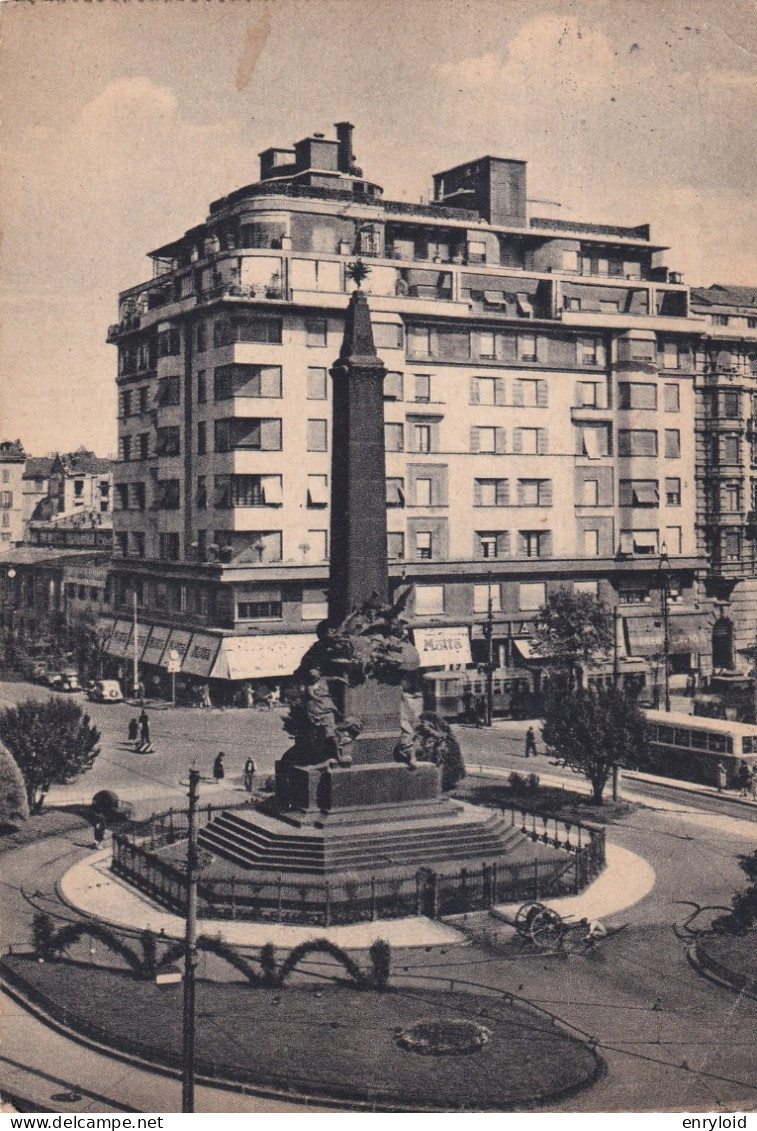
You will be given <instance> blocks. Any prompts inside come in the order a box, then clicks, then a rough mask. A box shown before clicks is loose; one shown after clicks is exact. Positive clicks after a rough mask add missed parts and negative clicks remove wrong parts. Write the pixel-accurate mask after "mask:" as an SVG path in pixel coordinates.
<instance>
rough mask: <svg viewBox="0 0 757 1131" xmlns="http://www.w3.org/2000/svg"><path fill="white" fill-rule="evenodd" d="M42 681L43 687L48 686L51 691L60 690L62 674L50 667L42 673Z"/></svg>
mask: <svg viewBox="0 0 757 1131" xmlns="http://www.w3.org/2000/svg"><path fill="white" fill-rule="evenodd" d="M42 682H43V683H44V685H45V687H50V688H52V690H53V691H60V690H61V684H62V683H63V675H62V673H61V672H58V671H53V669H52V668H51V669H49V670H48V671H46V672H45V674H44V675H43V677H42Z"/></svg>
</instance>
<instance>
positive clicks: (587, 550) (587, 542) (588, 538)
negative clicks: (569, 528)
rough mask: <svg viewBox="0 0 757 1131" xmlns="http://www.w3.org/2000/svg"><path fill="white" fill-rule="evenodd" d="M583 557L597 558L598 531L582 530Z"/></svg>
mask: <svg viewBox="0 0 757 1131" xmlns="http://www.w3.org/2000/svg"><path fill="white" fill-rule="evenodd" d="M584 557H586V558H598V557H599V531H598V530H584Z"/></svg>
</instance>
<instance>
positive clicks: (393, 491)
mask: <svg viewBox="0 0 757 1131" xmlns="http://www.w3.org/2000/svg"><path fill="white" fill-rule="evenodd" d="M417 482H420V480H418V481H417ZM425 482H426V483H428V484H429V489H430V484H431V480H430V479H427V480H425ZM416 497H417V483H416ZM386 505H387V506H388V507H404V505H405V480H404V479H387V481H386Z"/></svg>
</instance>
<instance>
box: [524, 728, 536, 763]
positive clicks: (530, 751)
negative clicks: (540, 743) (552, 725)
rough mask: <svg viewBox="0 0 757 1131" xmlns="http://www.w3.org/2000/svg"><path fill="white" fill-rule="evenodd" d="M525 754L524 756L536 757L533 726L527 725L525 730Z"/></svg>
mask: <svg viewBox="0 0 757 1131" xmlns="http://www.w3.org/2000/svg"><path fill="white" fill-rule="evenodd" d="M525 756H526V758H535V757H536V735H535V734H534V728H533V727H529V728H528V730H527V731H526V755H525Z"/></svg>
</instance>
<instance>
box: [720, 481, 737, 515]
mask: <svg viewBox="0 0 757 1131" xmlns="http://www.w3.org/2000/svg"><path fill="white" fill-rule="evenodd" d="M723 507H724V509H725V510H727V511H738V510H740V509H741V487H740V485H739V484H738V483H726V484H725V485H724V487H723Z"/></svg>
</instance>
